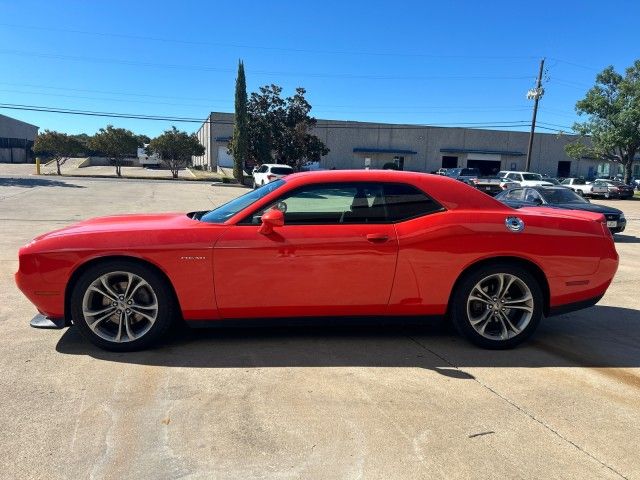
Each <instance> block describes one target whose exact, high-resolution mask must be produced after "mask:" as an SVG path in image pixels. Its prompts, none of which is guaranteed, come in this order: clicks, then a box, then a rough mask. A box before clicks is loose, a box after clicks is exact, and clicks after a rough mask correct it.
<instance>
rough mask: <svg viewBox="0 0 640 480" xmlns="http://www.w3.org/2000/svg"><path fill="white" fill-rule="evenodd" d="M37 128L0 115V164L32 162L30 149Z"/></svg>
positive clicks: (36, 133)
mask: <svg viewBox="0 0 640 480" xmlns="http://www.w3.org/2000/svg"><path fill="white" fill-rule="evenodd" d="M36 135H38V127H36V126H35V125H31V124H29V123H26V122H22V121H20V120H16V119H15V118H11V117H7V116H5V115H0V163H30V162H33V156H32V153H31V147H33V142H34V141H35V139H36Z"/></svg>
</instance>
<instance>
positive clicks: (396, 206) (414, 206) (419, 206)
mask: <svg viewBox="0 0 640 480" xmlns="http://www.w3.org/2000/svg"><path fill="white" fill-rule="evenodd" d="M384 191H385V195H384V197H385V202H384V203H385V208H386V210H387V212H386V218H387V220H388V221H390V222H401V221H403V220H409V219H411V218H416V217H421V216H424V215H429V214H431V213H435V212H440V211H442V210H444V208H443V207H442V205H440V204H439V203H437V202H436V201H435V200H433V199H431V198H430V197H428V196H427V195H426V194H425V193H424V192H423V191H421V190H419V189H417V188H416V187H413V186H411V185H406V184H401V183H397V184H386V185H385V186H384Z"/></svg>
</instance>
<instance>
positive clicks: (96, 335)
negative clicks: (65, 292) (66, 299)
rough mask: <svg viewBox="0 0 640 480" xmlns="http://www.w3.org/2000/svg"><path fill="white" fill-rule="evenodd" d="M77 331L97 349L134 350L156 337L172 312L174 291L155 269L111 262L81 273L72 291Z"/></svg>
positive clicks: (144, 345) (167, 324)
mask: <svg viewBox="0 0 640 480" xmlns="http://www.w3.org/2000/svg"><path fill="white" fill-rule="evenodd" d="M71 313H72V318H73V321H74V324H75V325H76V326H77V327H78V329H79V330H80V332H81V333H82V334H83V335H84V336H85V337H86V338H87V339H88V340H89V341H91V342H92V343H94V344H95V345H97V346H98V347H100V348H103V349H105V350H111V351H119V352H122V351H133V350H141V349H144V348H147V347H150V346H151V345H153V344H154V343H156V342H157V341H159V340H160V338H161V337H162V336H163V335H164V334H165V333H166V331H167V329H168V328H169V326H170V325H171V323H172V322H173V319H174V315H175V308H174V301H173V293H172V291H171V289H170V288H169V286H168V285H167V282H166V281H165V280H164V278H162V276H161V275H159V274H158V273H157V272H156V271H155V270H153V269H152V268H150V267H146V266H144V265H141V264H138V263H135V262H128V261H116V262H110V263H103V264H98V265H95V266H93V267H91V268H89V269H88V270H87V271H85V272H84V273H83V274H82V275H81V276H80V278H79V279H78V281H77V282H76V284H75V288H74V289H73V292H72V295H71Z"/></svg>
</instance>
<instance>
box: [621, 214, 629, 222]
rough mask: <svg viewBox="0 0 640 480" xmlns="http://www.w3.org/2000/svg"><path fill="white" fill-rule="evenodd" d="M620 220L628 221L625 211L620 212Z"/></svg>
mask: <svg viewBox="0 0 640 480" xmlns="http://www.w3.org/2000/svg"><path fill="white" fill-rule="evenodd" d="M620 220H624V221H627V219H626V218H624V213H622V214H620Z"/></svg>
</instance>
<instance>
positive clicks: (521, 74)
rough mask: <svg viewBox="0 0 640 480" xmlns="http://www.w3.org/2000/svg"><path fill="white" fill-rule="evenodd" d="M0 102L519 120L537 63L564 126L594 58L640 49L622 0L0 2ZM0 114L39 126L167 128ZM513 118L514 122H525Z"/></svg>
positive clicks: (626, 60) (620, 61) (545, 109)
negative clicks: (281, 100) (239, 91)
mask: <svg viewBox="0 0 640 480" xmlns="http://www.w3.org/2000/svg"><path fill="white" fill-rule="evenodd" d="M0 11H1V12H2V15H1V16H0V62H2V63H1V64H2V69H0V71H1V72H2V75H0V103H10V104H25V105H37V106H45V107H53V108H66V109H78V110H92V111H100V112H102V111H109V112H119V113H131V114H144V115H160V116H172V117H175V116H179V117H191V118H198V119H203V118H205V117H206V115H207V113H208V112H210V111H232V110H233V90H234V83H235V75H236V67H237V61H238V59H239V58H242V59H243V60H244V62H245V67H246V73H247V86H248V90H249V91H252V90H255V89H256V88H257V87H258V86H260V85H263V84H267V83H276V84H279V85H281V86H283V87H284V89H285V93H286V94H289V93H291V92H292V91H293V89H294V88H295V87H296V86H303V87H305V88H306V89H307V92H308V99H309V100H310V102H311V104H312V105H313V107H314V108H313V111H312V113H313V114H314V115H315V116H316V117H317V118H329V119H349V120H363V121H381V122H398V123H420V124H425V123H429V124H442V125H446V124H461V123H471V122H478V123H483V124H487V125H489V124H497V123H499V122H509V121H529V120H530V117H531V103H532V102H530V101H528V100H527V99H526V98H525V94H526V91H527V90H528V89H529V88H531V87H533V86H534V79H535V76H536V74H537V70H538V62H539V59H540V58H541V57H543V56H544V57H546V58H547V64H546V65H547V75H548V78H547V81H546V82H545V88H546V95H545V97H544V98H543V100H542V103H541V110H540V114H539V120H540V121H541V122H546V123H542V124H541V125H545V124H546V125H547V126H550V125H549V124H555V125H571V124H572V123H573V121H574V120H575V119H576V117H575V114H574V110H573V107H574V105H575V102H576V100H577V99H579V98H581V97H582V96H583V95H584V93H585V91H586V90H587V89H588V88H589V87H590V86H591V85H592V84H593V80H594V78H595V75H596V73H597V72H598V71H600V70H601V69H602V68H604V67H606V66H607V65H614V66H615V67H616V68H617V69H619V70H622V69H624V68H625V67H627V66H629V65H630V64H631V63H632V62H633V61H634V60H635V59H636V58H640V49H639V48H638V46H640V32H639V30H638V25H639V24H638V19H639V18H640V2H638V1H637V0H634V1H609V2H602V1H597V2H596V1H589V0H580V1H577V0H576V1H564V0H561V1H558V0H555V1H539V2H520V1H513V0H510V1H471V0H469V1H454V0H452V1H438V2H425V1H424V0H423V1H415V2H413V1H412V2H388V1H387V2H378V1H371V0H368V1H358V2H356V1H344V0H341V1H338V2H336V1H324V2H302V1H299V0H298V1H295V2H294V1H288V2H285V1H272V2H245V1H228V2H224V1H207V2H191V1H183V2H171V3H166V4H165V3H163V2H160V1H154V2H143V1H131V0H129V1H127V2H123V1H109V2H94V1H86V0H84V1H55V2H52V1H44V2H40V1H31V0H21V1H19V2H17V1H0ZM0 113H3V114H5V115H9V116H12V117H15V118H19V119H21V120H24V121H27V122H30V123H34V124H36V125H38V126H40V127H41V128H42V129H44V128H48V129H54V130H61V131H66V132H69V133H80V132H86V133H89V134H91V133H94V132H95V131H96V130H97V129H98V128H100V127H102V126H104V125H106V124H107V123H112V124H114V125H116V126H121V127H126V128H130V129H132V130H134V131H135V132H136V133H145V134H148V135H150V136H153V135H156V134H158V133H159V132H161V131H162V130H164V129H166V128H169V127H170V126H171V124H175V125H176V126H178V127H179V128H182V129H185V130H188V131H195V130H196V129H197V128H198V125H197V124H191V123H176V122H167V121H144V120H132V119H107V118H98V117H84V116H72V115H60V114H53V113H42V112H26V111H11V110H5V109H0ZM527 128H528V127H525V128H521V129H525V130H526V129H527Z"/></svg>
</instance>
